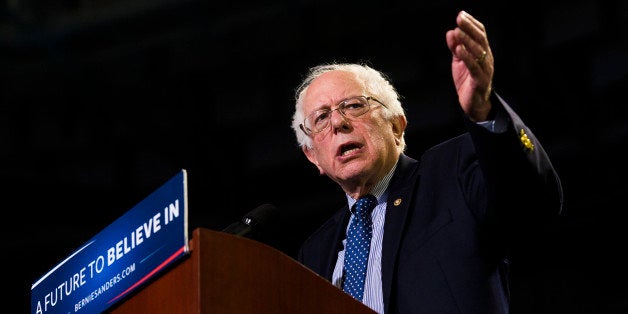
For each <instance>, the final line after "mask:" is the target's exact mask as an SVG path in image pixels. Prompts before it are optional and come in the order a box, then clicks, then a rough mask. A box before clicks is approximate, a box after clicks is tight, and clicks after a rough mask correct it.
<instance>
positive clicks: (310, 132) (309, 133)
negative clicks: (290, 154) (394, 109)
mask: <svg viewBox="0 0 628 314" xmlns="http://www.w3.org/2000/svg"><path fill="white" fill-rule="evenodd" d="M356 98H364V99H365V100H366V104H367V105H368V109H367V110H366V111H364V112H363V113H361V114H360V115H357V116H350V117H353V118H357V117H361V116H363V115H364V114H365V113H367V112H369V111H370V110H371V107H372V106H373V105H372V104H371V102H370V101H371V100H374V101H376V102H377V103H379V104H380V105H382V106H383V107H384V108H388V107H386V105H385V104H384V103H383V102H381V101H379V100H378V99H377V98H375V97H373V96H364V95H360V96H355V97H349V98H345V99H343V100H341V101H339V102H338V105H337V106H336V109H317V110H314V111H313V112H311V113H310V114H308V115H307V116H305V118H304V119H303V122H302V123H301V124H299V128H301V131H303V133H305V135H307V136H312V135H313V134H318V133H321V132H323V131H324V130H325V129H327V126H325V127H324V128H321V130H320V131H316V132H314V130H312V129H310V128H308V127H306V126H305V121H307V119H308V118H309V117H310V116H311V115H312V114H314V113H315V112H317V111H320V110H327V113H328V114H329V121H328V123H329V125H331V114H332V113H333V112H334V111H336V110H338V112H339V113H340V115H341V116H342V117H343V118H345V119H349V118H350V117H349V116H347V115H346V114H345V113H344V109H345V107H344V105H345V103H346V102H347V101H348V100H351V99H356Z"/></svg>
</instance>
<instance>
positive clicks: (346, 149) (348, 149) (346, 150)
mask: <svg viewBox="0 0 628 314" xmlns="http://www.w3.org/2000/svg"><path fill="white" fill-rule="evenodd" d="M360 148H362V145H358V144H356V143H349V144H345V145H342V146H340V149H339V151H338V155H339V156H347V155H350V154H352V153H354V152H356V151H358V150H360Z"/></svg>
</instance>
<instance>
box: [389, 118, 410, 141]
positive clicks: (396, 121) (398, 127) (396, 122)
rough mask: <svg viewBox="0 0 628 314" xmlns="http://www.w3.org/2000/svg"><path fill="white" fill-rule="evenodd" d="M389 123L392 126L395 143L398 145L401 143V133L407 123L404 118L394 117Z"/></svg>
mask: <svg viewBox="0 0 628 314" xmlns="http://www.w3.org/2000/svg"><path fill="white" fill-rule="evenodd" d="M390 123H391V124H392V131H393V134H395V142H396V143H397V144H399V143H401V137H402V136H403V132H404V131H405V130H406V126H407V125H408V121H407V120H406V117H404V116H395V117H393V119H392V120H391V121H390Z"/></svg>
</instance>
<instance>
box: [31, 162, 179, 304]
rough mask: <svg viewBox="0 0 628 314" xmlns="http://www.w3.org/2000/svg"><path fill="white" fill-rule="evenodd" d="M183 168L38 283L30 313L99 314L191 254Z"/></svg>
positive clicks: (33, 294) (32, 296) (35, 285)
mask: <svg viewBox="0 0 628 314" xmlns="http://www.w3.org/2000/svg"><path fill="white" fill-rule="evenodd" d="M187 217H188V214H187V177H186V172H185V170H181V172H179V173H178V174H177V175H175V176H174V177H173V178H171V179H170V180H169V181H168V182H166V183H165V184H164V185H162V186H161V187H159V188H158V189H157V190H155V191H154V192H153V193H151V194H150V195H149V196H148V197H146V198H145V199H144V200H142V201H141V202H140V203H138V204H137V205H135V207H133V208H132V209H131V210H129V211H128V212H126V213H125V214H124V215H123V216H121V217H120V218H118V219H117V220H115V221H114V222H113V223H112V224H111V225H109V226H108V227H107V228H105V229H104V230H102V231H101V232H100V233H98V234H97V235H96V236H94V237H93V238H92V239H90V240H89V241H87V243H85V244H84V245H83V246H82V247H80V248H79V249H77V250H76V251H74V253H72V254H71V255H70V256H68V257H67V258H66V259H65V260H63V261H62V262H61V263H59V264H58V265H56V266H55V267H53V268H52V269H51V270H50V271H49V272H48V273H46V274H45V275H44V276H42V277H41V278H40V279H39V280H37V281H36V282H35V283H33V285H32V287H31V313H37V314H43V313H65V314H67V313H71V312H74V313H76V312H84V313H100V312H102V311H104V310H105V309H107V308H109V307H111V306H112V305H114V304H115V303H116V302H117V301H119V300H121V299H122V298H124V297H125V296H126V295H128V294H129V293H130V292H131V291H133V290H135V289H136V288H138V287H140V286H142V284H143V283H145V282H147V281H148V280H149V279H151V278H152V277H154V276H155V275H157V274H158V273H160V272H161V271H162V270H164V269H165V268H166V267H167V266H169V265H171V264H172V263H173V262H175V261H177V260H178V259H180V258H181V257H183V256H184V255H186V254H188V253H189V247H188V230H187V228H188V222H187V220H188V218H187Z"/></svg>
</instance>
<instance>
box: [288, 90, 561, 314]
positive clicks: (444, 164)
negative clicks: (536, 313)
mask: <svg viewBox="0 0 628 314" xmlns="http://www.w3.org/2000/svg"><path fill="white" fill-rule="evenodd" d="M493 97H494V98H495V99H493V103H494V104H499V103H500V102H502V101H503V100H501V98H498V96H496V95H494V96H493ZM500 108H501V109H500V110H502V114H504V116H503V117H507V118H506V119H501V121H506V125H505V126H504V127H505V128H506V132H503V133H498V134H497V133H491V132H489V131H488V130H486V129H485V128H483V127H482V126H478V125H476V124H474V123H471V122H470V121H467V122H466V123H467V128H468V130H469V132H468V133H465V134H463V135H460V136H458V137H456V138H453V139H451V140H449V141H446V142H444V143H442V144H439V145H437V146H435V147H433V148H431V149H429V150H428V151H426V152H425V154H424V155H423V156H422V158H421V160H420V162H418V161H417V160H415V159H412V158H410V157H408V156H406V155H404V154H402V155H401V156H400V158H399V162H398V165H397V168H396V170H395V173H394V175H393V178H392V180H391V182H390V185H389V187H388V189H389V197H388V202H387V209H386V218H385V224H384V239H383V249H382V251H383V252H382V287H383V295H384V307H385V312H386V313H411V314H415V313H481V314H489V313H508V311H509V303H510V302H509V298H510V297H509V291H508V289H509V287H508V264H509V259H512V258H517V256H518V255H517V254H518V253H519V252H525V249H524V247H526V246H530V245H532V244H531V242H530V239H532V238H533V237H530V235H532V234H533V233H538V231H537V230H539V229H538V228H537V227H538V226H539V225H540V224H541V223H543V222H544V221H547V220H549V218H548V217H551V216H554V217H555V216H557V214H558V213H559V212H560V210H561V206H562V187H561V184H560V180H559V178H558V176H557V174H556V173H555V171H554V169H553V166H552V164H551V162H550V160H549V159H548V157H547V155H546V153H545V151H544V150H543V148H542V147H541V145H540V143H539V142H538V141H537V140H536V138H535V137H534V135H533V134H532V132H531V131H530V130H529V129H528V128H527V127H526V126H525V125H524V124H523V122H522V121H521V120H520V119H519V117H518V116H517V115H516V114H515V113H514V112H513V111H512V109H511V108H510V107H508V105H506V104H505V103H502V107H500ZM531 145H533V146H531ZM349 217H350V212H349V210H348V207H347V206H345V207H344V208H341V209H340V210H339V211H338V212H337V213H336V214H334V215H333V217H331V218H330V219H329V220H328V221H327V222H326V223H325V224H324V225H323V226H322V227H321V228H320V229H318V230H317V231H316V232H314V234H313V235H311V237H309V238H308V239H307V240H306V241H305V242H304V244H303V246H302V247H301V250H300V251H299V254H298V260H299V261H300V262H301V263H303V264H304V265H306V266H307V267H309V268H310V269H312V270H314V271H315V272H316V273H318V274H320V275H321V276H323V277H324V278H326V279H328V280H331V278H332V274H333V270H334V266H335V263H336V258H337V253H338V251H339V250H342V240H343V239H344V237H345V231H346V226H347V223H348V221H349Z"/></svg>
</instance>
